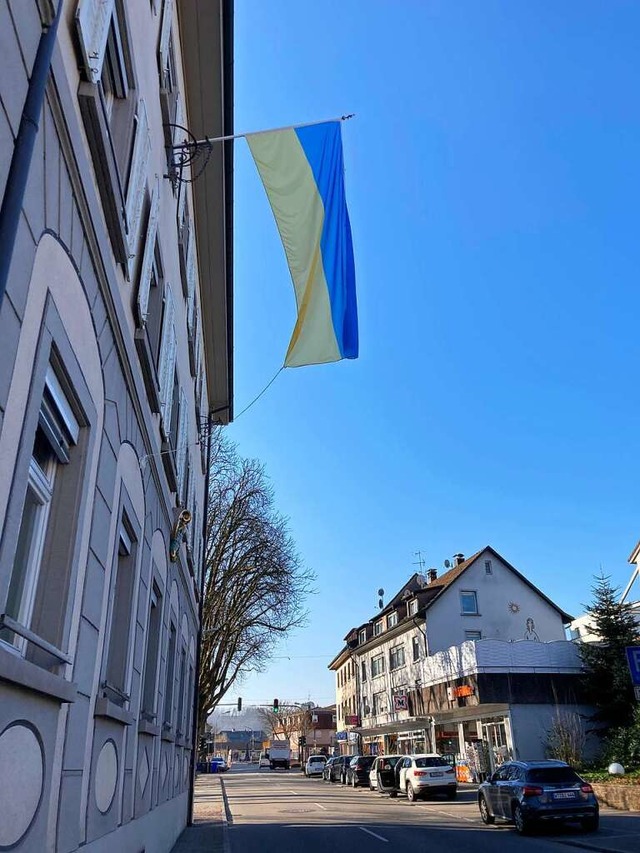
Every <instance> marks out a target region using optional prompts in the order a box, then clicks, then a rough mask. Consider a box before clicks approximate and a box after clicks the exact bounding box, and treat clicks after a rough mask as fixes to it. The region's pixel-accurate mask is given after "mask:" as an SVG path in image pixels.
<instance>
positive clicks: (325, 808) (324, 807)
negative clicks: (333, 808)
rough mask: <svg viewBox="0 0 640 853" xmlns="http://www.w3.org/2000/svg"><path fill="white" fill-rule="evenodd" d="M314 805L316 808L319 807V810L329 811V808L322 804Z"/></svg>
mask: <svg viewBox="0 0 640 853" xmlns="http://www.w3.org/2000/svg"><path fill="white" fill-rule="evenodd" d="M313 805H314V806H318V808H319V809H324V810H325V812H326V811H327V807H326V806H323V805H322V803H314V804H313Z"/></svg>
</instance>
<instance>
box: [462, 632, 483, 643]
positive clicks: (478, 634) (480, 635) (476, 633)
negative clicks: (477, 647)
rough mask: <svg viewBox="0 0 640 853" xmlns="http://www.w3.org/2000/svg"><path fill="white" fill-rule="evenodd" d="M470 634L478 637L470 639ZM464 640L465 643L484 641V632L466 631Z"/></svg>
mask: <svg viewBox="0 0 640 853" xmlns="http://www.w3.org/2000/svg"><path fill="white" fill-rule="evenodd" d="M470 634H474V635H477V636H473V637H470V636H469V635H470ZM464 639H465V642H466V641H467V640H481V639H482V631H474V630H470V631H465V632H464Z"/></svg>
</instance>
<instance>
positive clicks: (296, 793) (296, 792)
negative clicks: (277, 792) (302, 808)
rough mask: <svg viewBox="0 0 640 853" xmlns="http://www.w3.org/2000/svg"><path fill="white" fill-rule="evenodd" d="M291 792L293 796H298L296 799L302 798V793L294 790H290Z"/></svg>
mask: <svg viewBox="0 0 640 853" xmlns="http://www.w3.org/2000/svg"><path fill="white" fill-rule="evenodd" d="M289 791H290V792H291V793H292V794H295V795H296V797H299V796H300V791H294V790H293V789H292V788H289Z"/></svg>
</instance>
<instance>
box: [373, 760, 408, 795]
mask: <svg viewBox="0 0 640 853" xmlns="http://www.w3.org/2000/svg"><path fill="white" fill-rule="evenodd" d="M401 758H403V756H402V755H379V756H378V757H377V758H376V760H375V761H374V762H373V764H372V765H371V770H369V790H370V791H375V790H377V788H378V764H379V763H380V762H389V763H390V764H391V766H392V767H395V766H396V764H397V763H398V761H400V759H401Z"/></svg>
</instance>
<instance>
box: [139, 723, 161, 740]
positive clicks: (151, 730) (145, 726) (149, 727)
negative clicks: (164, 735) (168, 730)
mask: <svg viewBox="0 0 640 853" xmlns="http://www.w3.org/2000/svg"><path fill="white" fill-rule="evenodd" d="M138 734H141V735H153V737H158V735H159V734H160V726H158V725H156V724H155V723H150V722H149V721H148V720H140V722H139V723H138Z"/></svg>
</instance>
